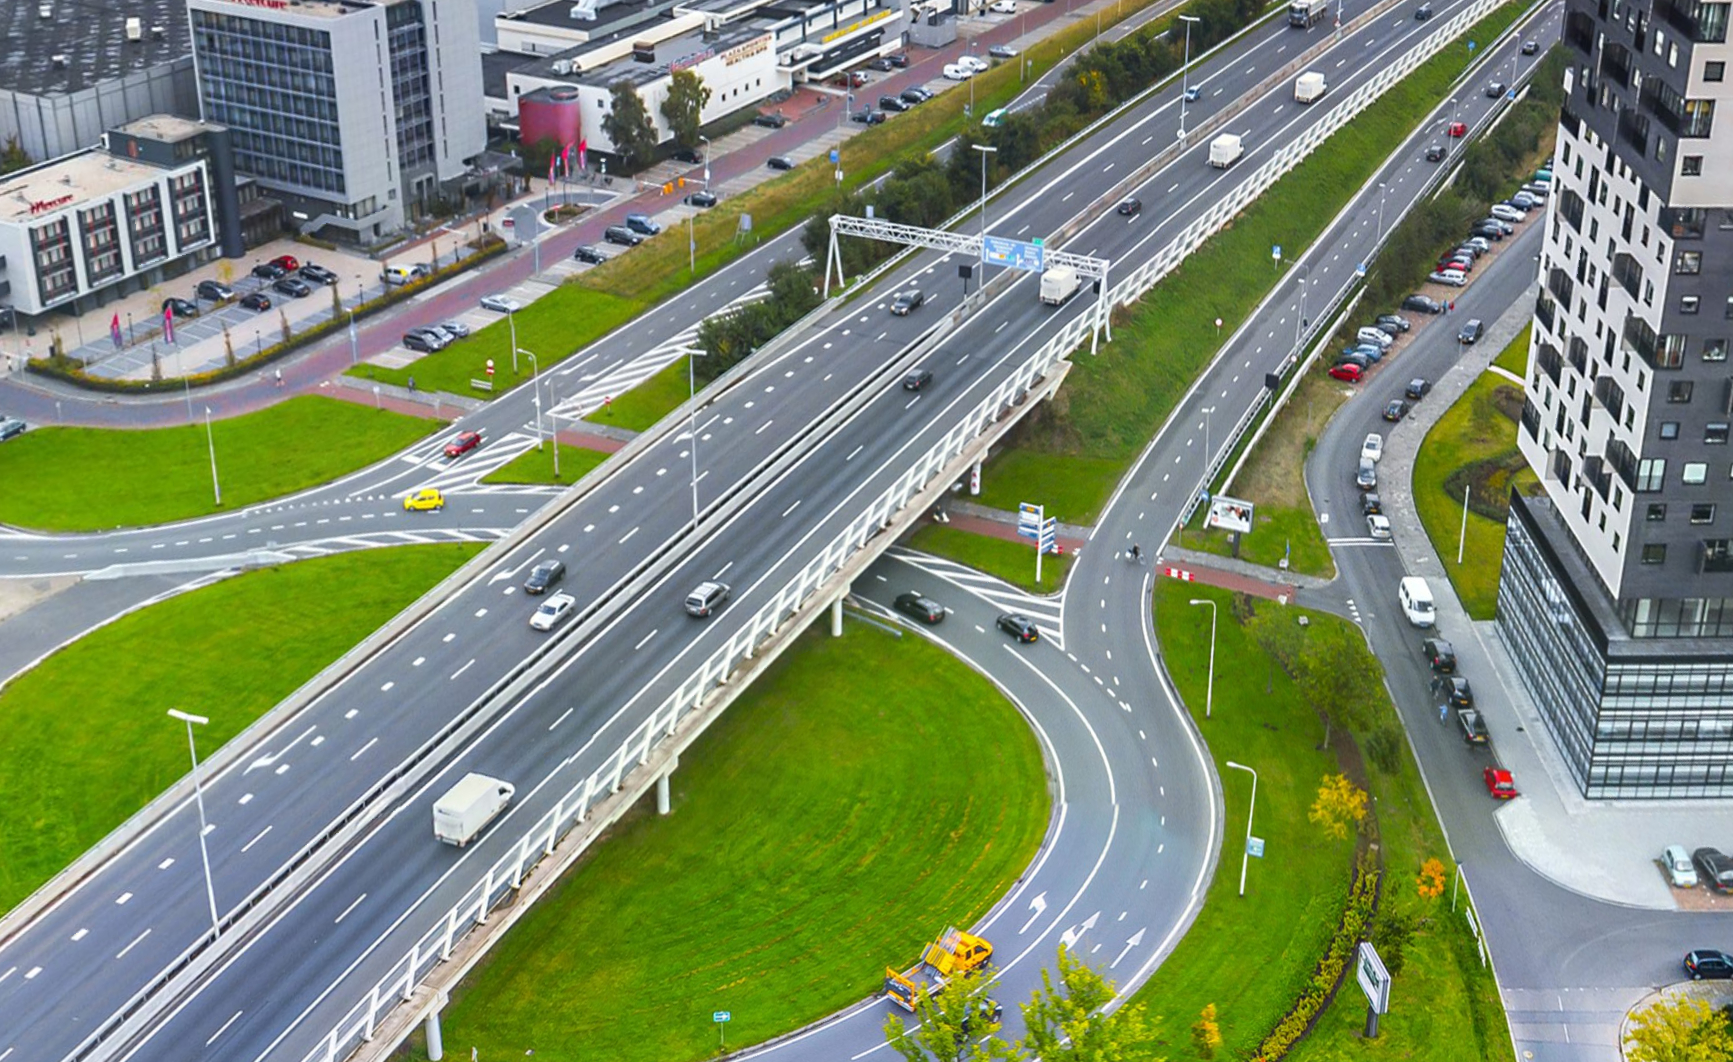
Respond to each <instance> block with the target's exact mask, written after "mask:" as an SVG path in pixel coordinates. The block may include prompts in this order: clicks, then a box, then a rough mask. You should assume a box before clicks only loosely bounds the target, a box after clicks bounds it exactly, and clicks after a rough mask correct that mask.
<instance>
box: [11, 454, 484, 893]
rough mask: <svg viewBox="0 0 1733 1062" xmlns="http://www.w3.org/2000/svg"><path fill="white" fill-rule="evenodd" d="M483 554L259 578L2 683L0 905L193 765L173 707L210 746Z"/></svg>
mask: <svg viewBox="0 0 1733 1062" xmlns="http://www.w3.org/2000/svg"><path fill="white" fill-rule="evenodd" d="M7 445H8V446H10V445H11V444H10V443H8V444H7ZM480 549H481V547H480V546H479V545H469V544H465V545H449V546H400V547H397V548H394V549H388V550H366V551H363V552H359V553H344V554H338V555H336V556H332V557H325V558H321V559H319V560H307V561H298V562H296V563H294V564H290V565H286V566H284V567H281V568H264V569H261V570H259V571H255V572H249V573H247V574H245V575H241V576H237V577H236V578H233V579H229V580H227V581H225V582H221V583H218V584H216V585H215V586H210V587H206V588H204V589H202V590H197V591H195V592H193V593H190V594H183V595H181V596H180V597H176V598H173V599H170V600H168V601H164V602H162V603H160V604H156V605H152V606H150V607H149V608H147V609H143V610H141V611H139V612H135V613H133V614H131V615H129V616H126V617H123V618H121V619H119V620H117V621H115V622H114V623H111V624H109V625H108V626H106V627H103V628H101V629H99V630H97V631H94V632H92V633H91V634H89V635H87V636H86V637H84V638H82V639H80V640H79V641H77V642H75V643H74V644H73V645H71V646H69V647H67V648H66V649H64V650H62V651H60V652H58V653H56V654H54V655H53V656H51V657H49V658H48V659H47V660H45V661H43V663H42V664H41V665H40V666H39V667H37V668H35V669H34V670H32V671H29V672H26V673H25V674H23V675H21V676H19V677H18V678H17V679H16V680H15V681H13V682H12V683H10V684H9V685H7V686H6V688H5V689H4V690H3V691H0V719H4V720H5V721H6V742H5V745H4V749H5V751H4V753H3V754H0V802H3V803H4V804H5V806H6V807H8V808H10V809H12V810H11V812H10V813H9V814H7V815H6V816H5V817H4V818H3V819H0V852H5V853H6V858H4V859H0V910H11V909H12V907H13V906H15V905H16V904H17V903H18V902H19V901H20V900H23V899H24V897H26V896H28V895H29V894H30V893H31V892H32V891H34V890H35V889H36V888H37V887H38V886H40V885H41V884H42V883H43V882H45V881H47V880H48V879H49V878H51V877H53V876H54V875H55V874H56V873H58V872H59V871H60V869H61V868H62V867H64V866H66V864H68V863H70V862H71V861H72V860H73V859H74V858H76V857H77V856H78V855H79V854H80V853H82V852H84V851H85V850H86V849H88V848H89V847H90V846H91V845H93V844H95V843H96V842H97V841H99V840H101V839H102V838H103V837H104V836H106V835H107V834H108V832H109V831H110V830H112V829H114V828H115V827H116V826H118V825H120V824H121V822H123V821H124V820H125V819H126V818H127V816H129V815H131V814H132V813H133V812H135V811H137V810H138V809H139V808H141V807H143V806H144V805H145V804H146V803H148V802H149V801H150V800H152V799H153V798H155V797H156V795H157V794H158V793H161V792H162V791H163V790H164V789H166V788H168V786H169V785H171V784H172V783H173V782H174V781H175V780H176V779H177V778H180V777H181V776H182V775H184V774H185V773H186V772H187V768H188V761H187V744H186V730H185V728H184V727H183V726H181V724H179V723H176V722H174V721H173V720H170V719H168V718H167V717H166V716H165V715H164V713H165V712H167V711H168V710H169V709H170V708H180V709H183V710H186V711H189V712H193V713H196V714H199V715H206V716H209V717H210V720H211V722H210V725H209V726H207V727H203V728H201V729H200V731H199V734H198V741H199V752H200V753H201V755H204V756H208V755H210V754H211V753H212V752H214V751H215V750H216V749H217V747H218V746H219V745H221V744H223V743H224V742H225V741H227V740H228V739H229V738H231V737H233V736H234V735H235V734H237V733H239V732H240V731H241V730H243V729H245V728H246V727H247V726H248V725H249V724H250V723H252V722H253V720H255V719H257V718H258V717H259V716H260V715H262V714H263V713H264V712H265V711H266V710H268V709H270V708H271V707H273V706H275V705H276V704H277V703H278V702H279V701H281V700H282V699H283V698H284V697H286V696H288V695H289V694H290V693H291V692H293V691H294V690H295V689H297V688H298V687H299V686H300V685H301V684H302V683H304V682H306V681H307V680H308V679H310V678H312V677H313V676H314V675H316V674H318V672H319V671H320V670H321V669H322V668H324V667H325V666H326V665H328V664H330V663H331V662H332V661H333V660H336V659H337V658H338V657H340V656H342V655H343V654H344V653H345V652H347V651H348V650H349V649H350V648H352V647H353V646H354V645H355V643H356V642H359V641H360V640H361V639H362V638H364V637H366V636H367V635H368V634H371V633H372V632H373V631H374V630H376V629H377V628H378V627H379V626H380V625H381V624H383V623H384V622H385V621H386V620H388V619H390V618H391V617H392V616H393V615H395V614H396V613H397V612H398V611H400V610H401V609H402V608H403V607H404V606H406V605H408V604H409V603H410V602H411V601H413V600H415V599H416V598H417V597H419V596H421V594H423V593H425V592H426V591H427V590H428V589H429V588H430V587H432V586H433V585H434V584H436V583H437V582H439V580H441V579H443V578H445V576H447V575H449V574H450V573H451V572H452V571H454V570H455V569H456V568H457V567H458V566H460V565H461V564H462V563H463V562H464V561H466V560H468V559H469V558H470V557H472V556H474V555H475V554H476V553H477V552H478V551H479V550H480ZM236 616H245V617H246V618H247V622H246V623H244V624H241V623H235V622H233V619H234V617H236ZM261 631H269V632H270V638H269V641H268V642H261V641H260V632H261Z"/></svg>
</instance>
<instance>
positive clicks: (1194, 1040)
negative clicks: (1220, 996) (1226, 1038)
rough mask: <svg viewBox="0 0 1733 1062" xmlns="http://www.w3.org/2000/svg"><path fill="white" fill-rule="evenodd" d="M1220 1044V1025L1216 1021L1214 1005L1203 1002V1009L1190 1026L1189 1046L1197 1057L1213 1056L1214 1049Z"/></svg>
mask: <svg viewBox="0 0 1733 1062" xmlns="http://www.w3.org/2000/svg"><path fill="white" fill-rule="evenodd" d="M1221 1045H1222V1030H1221V1026H1220V1025H1218V1024H1217V1023H1216V1005H1215V1004H1214V1003H1206V1004H1204V1008H1203V1011H1202V1012H1201V1013H1200V1014H1198V1016H1197V1021H1196V1022H1194V1023H1192V1027H1191V1046H1192V1049H1193V1050H1195V1051H1196V1052H1197V1057H1199V1058H1214V1057H1215V1056H1216V1049H1217V1048H1219V1047H1220V1046H1221Z"/></svg>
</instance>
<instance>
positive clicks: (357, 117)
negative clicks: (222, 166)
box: [188, 0, 487, 242]
mask: <svg viewBox="0 0 1733 1062" xmlns="http://www.w3.org/2000/svg"><path fill="white" fill-rule="evenodd" d="M188 8H189V12H190V15H191V23H192V36H193V58H194V61H195V64H196V67H197V71H198V83H199V94H200V99H201V102H202V104H203V106H204V108H205V114H206V117H208V118H209V119H210V120H212V121H217V122H221V123H222V124H223V125H224V126H226V127H227V128H228V129H229V130H230V132H231V136H232V139H233V144H234V152H235V166H236V169H237V170H239V172H240V173H242V174H244V175H246V176H250V177H253V178H255V179H256V180H257V181H258V182H259V184H260V185H261V186H262V187H263V188H265V189H267V190H268V191H269V193H270V194H271V195H272V196H274V197H276V198H278V199H280V200H282V201H283V203H284V206H285V208H286V211H287V216H288V218H289V219H290V221H291V223H292V224H293V225H294V226H295V227H296V228H297V229H298V230H300V231H301V232H305V233H309V234H314V233H324V234H326V235H328V236H337V237H343V238H348V239H352V240H358V241H361V242H370V241H372V240H375V239H377V238H379V237H380V236H383V235H385V234H387V233H390V232H392V231H394V230H396V229H399V228H401V227H402V226H403V225H404V223H405V222H406V221H407V220H409V219H411V218H413V217H415V216H416V215H417V214H418V213H419V212H420V211H421V210H422V209H424V208H425V207H426V206H427V205H428V203H429V202H430V200H432V199H434V198H435V197H437V196H439V195H441V194H442V193H445V192H449V191H450V190H451V188H452V186H453V185H454V184H455V182H457V181H459V180H460V179H461V178H462V177H463V176H464V174H465V173H466V172H467V171H468V169H469V163H470V160H471V159H473V158H474V157H475V156H477V155H479V154H480V153H481V152H482V150H483V149H484V148H485V147H486V138H487V129H486V123H485V119H484V115H483V103H482V84H481V54H480V49H479V46H478V44H477V41H476V27H475V8H474V4H473V0H437V2H436V0H188Z"/></svg>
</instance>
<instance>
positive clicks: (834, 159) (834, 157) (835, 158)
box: [830, 148, 842, 166]
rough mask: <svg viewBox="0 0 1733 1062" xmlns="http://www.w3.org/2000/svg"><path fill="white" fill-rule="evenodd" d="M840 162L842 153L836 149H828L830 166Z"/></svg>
mask: <svg viewBox="0 0 1733 1062" xmlns="http://www.w3.org/2000/svg"><path fill="white" fill-rule="evenodd" d="M841 161H842V152H840V151H838V150H837V149H836V148H831V149H830V164H831V165H832V166H835V165H836V164H837V163H838V162H841Z"/></svg>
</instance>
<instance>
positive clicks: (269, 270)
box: [253, 262, 289, 280]
mask: <svg viewBox="0 0 1733 1062" xmlns="http://www.w3.org/2000/svg"><path fill="white" fill-rule="evenodd" d="M288 272H289V271H288V270H287V269H284V268H283V267H282V266H280V265H278V264H277V263H275V262H260V263H259V264H258V265H256V266H254V267H253V275H254V276H256V277H258V278H259V279H260V280H277V279H279V278H281V277H283V276H286V275H287V274H288Z"/></svg>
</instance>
